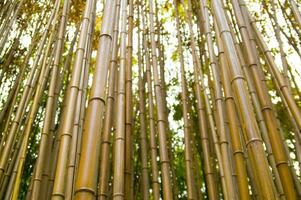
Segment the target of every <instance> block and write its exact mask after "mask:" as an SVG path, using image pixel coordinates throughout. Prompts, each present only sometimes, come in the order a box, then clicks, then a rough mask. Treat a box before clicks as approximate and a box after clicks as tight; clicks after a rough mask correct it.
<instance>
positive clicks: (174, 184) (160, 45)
mask: <svg viewBox="0 0 301 200" xmlns="http://www.w3.org/2000/svg"><path fill="white" fill-rule="evenodd" d="M158 15H159V9H158V1H157V0H155V23H156V29H155V31H156V34H157V44H158V45H157V47H158V56H159V57H158V59H159V68H160V69H159V75H160V77H159V79H160V83H161V86H162V87H161V90H162V96H163V105H164V117H165V121H166V131H167V134H166V135H167V147H168V156H169V165H170V170H171V174H172V176H171V183H172V190H173V198H174V199H175V200H177V199H178V193H179V191H178V190H179V188H178V185H177V176H176V172H175V164H174V155H173V150H172V132H171V130H170V127H169V124H168V114H169V110H168V107H167V100H166V98H167V92H166V91H167V86H166V81H165V62H164V60H165V56H164V45H163V43H162V41H161V32H162V27H161V26H162V25H163V24H162V23H161V22H160V21H159V16H158Z"/></svg>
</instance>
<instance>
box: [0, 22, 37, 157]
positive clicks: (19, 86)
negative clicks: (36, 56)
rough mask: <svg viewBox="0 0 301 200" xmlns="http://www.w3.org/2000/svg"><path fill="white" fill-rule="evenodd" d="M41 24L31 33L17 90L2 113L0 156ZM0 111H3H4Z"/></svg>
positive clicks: (17, 82) (0, 115) (0, 116)
mask: <svg viewBox="0 0 301 200" xmlns="http://www.w3.org/2000/svg"><path fill="white" fill-rule="evenodd" d="M41 24H42V23H41V22H38V23H37V25H36V28H35V31H34V33H33V38H32V43H31V44H30V46H29V49H28V52H27V54H26V56H25V58H24V61H23V62H22V67H21V71H20V72H19V75H18V76H20V79H19V78H18V79H17V81H16V82H15V84H16V85H17V88H16V89H15V93H14V97H13V99H12V100H11V102H10V104H9V105H10V106H9V108H8V111H7V113H5V112H3V117H4V116H5V115H6V116H7V117H6V122H5V125H4V129H3V135H2V138H1V142H0V154H2V150H3V145H4V142H5V140H6V137H7V133H8V129H9V125H10V121H11V116H12V112H13V110H14V109H13V108H14V105H15V104H16V101H17V97H18V93H19V92H20V88H21V82H22V79H23V78H24V76H25V72H26V69H27V65H28V63H29V60H30V57H31V56H32V53H33V51H34V49H35V47H36V45H37V42H38V37H37V35H38V30H39V26H40V25H41ZM2 111H4V109H3V110H2ZM1 118H2V112H1V114H0V119H1ZM0 121H2V120H0Z"/></svg>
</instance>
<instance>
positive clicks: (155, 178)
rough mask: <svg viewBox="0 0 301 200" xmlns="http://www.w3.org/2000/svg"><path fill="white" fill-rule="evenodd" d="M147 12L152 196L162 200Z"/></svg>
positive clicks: (144, 46)
mask: <svg viewBox="0 0 301 200" xmlns="http://www.w3.org/2000/svg"><path fill="white" fill-rule="evenodd" d="M144 13H146V11H142V12H141V21H142V23H143V32H142V33H143V48H144V50H145V51H144V54H145V67H146V71H145V73H146V81H147V100H148V102H147V103H148V110H149V132H150V149H151V171H152V180H151V181H152V190H153V191H152V196H153V199H154V200H159V199H160V184H159V170H158V165H157V157H158V153H157V142H156V135H155V134H156V127H155V113H154V111H155V109H154V102H153V88H152V78H151V74H152V73H151V65H150V52H149V45H148V42H149V39H148V30H147V26H146V19H145V16H144Z"/></svg>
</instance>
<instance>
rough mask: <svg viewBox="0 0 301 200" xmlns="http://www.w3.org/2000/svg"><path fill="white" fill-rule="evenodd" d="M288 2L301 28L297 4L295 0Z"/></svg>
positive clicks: (300, 17) (300, 15)
mask: <svg viewBox="0 0 301 200" xmlns="http://www.w3.org/2000/svg"><path fill="white" fill-rule="evenodd" d="M289 3H290V7H291V9H292V11H293V15H294V18H295V20H296V22H297V24H298V26H299V28H300V29H301V14H300V11H299V9H298V5H297V3H296V2H295V0H289Z"/></svg>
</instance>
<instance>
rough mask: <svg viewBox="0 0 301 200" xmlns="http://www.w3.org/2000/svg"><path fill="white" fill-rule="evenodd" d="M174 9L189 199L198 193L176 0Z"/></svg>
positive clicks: (194, 197) (195, 197) (195, 196)
mask: <svg viewBox="0 0 301 200" xmlns="http://www.w3.org/2000/svg"><path fill="white" fill-rule="evenodd" d="M174 7H175V8H174V10H175V18H176V29H177V38H178V55H179V57H180V72H181V73H180V77H181V78H180V80H181V101H182V108H183V119H184V144H185V148H184V157H185V172H186V185H187V197H188V199H191V200H193V199H197V194H196V190H195V183H194V180H193V178H194V172H193V163H192V159H193V158H192V149H191V146H192V144H191V136H190V123H189V119H188V99H187V85H186V79H185V66H184V56H183V49H182V39H181V33H180V22H179V14H178V5H177V2H176V0H174Z"/></svg>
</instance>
